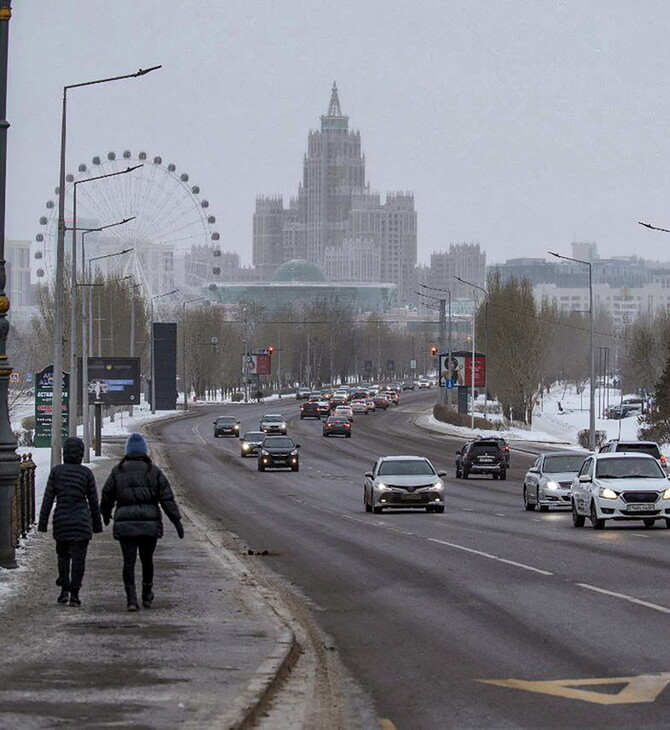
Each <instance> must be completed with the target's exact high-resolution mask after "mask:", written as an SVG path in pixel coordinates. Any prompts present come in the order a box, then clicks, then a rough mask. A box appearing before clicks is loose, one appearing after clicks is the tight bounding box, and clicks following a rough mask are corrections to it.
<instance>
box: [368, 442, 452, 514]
mask: <svg viewBox="0 0 670 730" xmlns="http://www.w3.org/2000/svg"><path fill="white" fill-rule="evenodd" d="M445 475H446V472H445V471H435V468H434V467H433V465H432V464H431V463H430V461H428V459H426V458H424V457H423V456H382V457H380V458H379V459H377V461H376V463H375V465H374V467H373V469H372V471H368V472H366V473H365V486H364V487H363V503H364V504H365V511H366V512H374V513H375V514H380V513H381V511H382V510H383V509H386V508H396V509H407V508H421V509H425V510H426V512H444V484H443V482H442V479H441V478H440V477H443V476H445Z"/></svg>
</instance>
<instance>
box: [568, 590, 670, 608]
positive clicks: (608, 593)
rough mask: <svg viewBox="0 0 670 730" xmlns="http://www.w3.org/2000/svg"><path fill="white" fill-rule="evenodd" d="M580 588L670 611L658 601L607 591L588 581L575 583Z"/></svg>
mask: <svg viewBox="0 0 670 730" xmlns="http://www.w3.org/2000/svg"><path fill="white" fill-rule="evenodd" d="M575 585H576V586H579V587H580V588H586V590H587V591H594V592H595V593H602V594H603V595H605V596H612V598H621V599H622V600H624V601H628V602H629V603H635V604H636V605H638V606H644V607H645V608H651V609H653V610H654V611H660V612H661V613H670V608H666V607H665V606H659V605H658V604H657V603H649V601H643V600H641V599H640V598H635V597H634V596H628V595H626V594H625V593H615V592H614V591H606V590H605V589H604V588H598V587H597V586H592V585H589V584H588V583H575Z"/></svg>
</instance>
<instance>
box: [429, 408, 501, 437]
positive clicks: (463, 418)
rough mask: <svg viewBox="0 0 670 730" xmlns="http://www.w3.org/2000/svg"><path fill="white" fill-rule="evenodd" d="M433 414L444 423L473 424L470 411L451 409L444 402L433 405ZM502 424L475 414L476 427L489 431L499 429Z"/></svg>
mask: <svg viewBox="0 0 670 730" xmlns="http://www.w3.org/2000/svg"><path fill="white" fill-rule="evenodd" d="M433 416H434V417H435V418H436V419H437V420H438V421H442V423H449V424H451V425H452V426H465V427H466V428H470V426H471V425H472V416H471V415H470V414H469V413H459V412H458V411H452V410H449V407H448V406H446V405H444V404H443V403H436V404H435V405H434V406H433ZM501 426H502V424H501V423H500V422H497V421H487V420H486V419H485V418H478V417H476V416H475V428H481V429H484V430H487V431H492V430H493V431H498V430H500V428H501Z"/></svg>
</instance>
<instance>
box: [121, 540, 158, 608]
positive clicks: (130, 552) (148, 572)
mask: <svg viewBox="0 0 670 730" xmlns="http://www.w3.org/2000/svg"><path fill="white" fill-rule="evenodd" d="M119 542H120V543H121V552H122V553H123V585H124V586H125V588H126V594H127V595H128V597H129V598H130V597H134V596H135V563H136V562H137V553H138V552H139V554H140V563H142V583H149V584H150V583H153V582H154V550H155V549H156V543H157V542H158V538H157V537H122V538H121V539H120V540H119Z"/></svg>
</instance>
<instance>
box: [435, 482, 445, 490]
mask: <svg viewBox="0 0 670 730" xmlns="http://www.w3.org/2000/svg"><path fill="white" fill-rule="evenodd" d="M442 486H443V485H442V482H435V484H433V489H441V488H442Z"/></svg>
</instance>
